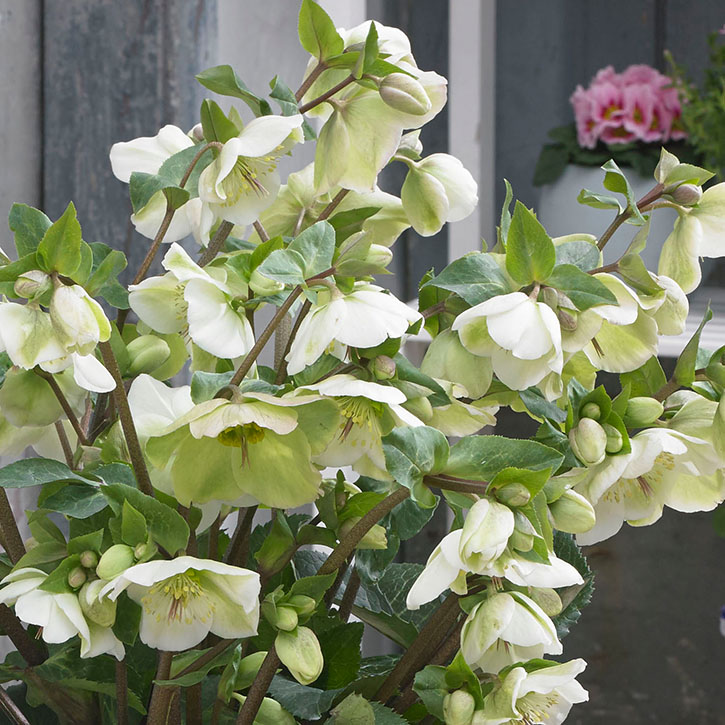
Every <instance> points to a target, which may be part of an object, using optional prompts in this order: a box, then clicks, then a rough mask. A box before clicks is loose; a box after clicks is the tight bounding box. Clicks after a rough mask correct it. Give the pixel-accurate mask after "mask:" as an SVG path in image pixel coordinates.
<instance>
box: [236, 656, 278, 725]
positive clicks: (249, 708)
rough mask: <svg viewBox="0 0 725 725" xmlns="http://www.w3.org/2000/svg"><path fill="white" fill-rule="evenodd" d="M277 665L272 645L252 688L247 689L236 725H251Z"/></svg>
mask: <svg viewBox="0 0 725 725" xmlns="http://www.w3.org/2000/svg"><path fill="white" fill-rule="evenodd" d="M279 665H280V660H279V657H278V656H277V651H276V650H275V648H274V645H272V646H271V647H270V649H269V650H268V652H267V656H266V657H265V658H264V660H263V662H262V666H261V667H260V668H259V672H258V673H257V676H256V678H255V679H254V682H253V683H252V686H251V687H250V688H249V692H248V694H247V699H246V700H245V701H244V705H242V708H241V710H240V711H239V715H238V717H237V725H252V723H253V722H254V719H255V718H256V716H257V712H259V707H260V705H261V704H262V700H263V699H264V696H265V695H266V694H267V690H268V689H269V685H270V683H271V682H272V678H273V677H274V673H275V672H276V671H277V668H278V667H279Z"/></svg>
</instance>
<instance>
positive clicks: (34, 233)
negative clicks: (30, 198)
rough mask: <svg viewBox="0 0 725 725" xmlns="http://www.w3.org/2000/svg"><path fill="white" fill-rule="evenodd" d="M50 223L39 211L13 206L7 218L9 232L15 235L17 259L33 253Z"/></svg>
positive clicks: (27, 207) (25, 206)
mask: <svg viewBox="0 0 725 725" xmlns="http://www.w3.org/2000/svg"><path fill="white" fill-rule="evenodd" d="M51 224H52V222H51V221H50V219H48V217H47V216H46V215H45V214H43V212H42V211H40V209H35V208H34V207H32V206H28V205H27V204H13V205H12V207H11V209H10V216H9V217H8V226H9V227H10V231H12V232H14V233H15V249H17V251H18V257H21V258H22V257H25V256H27V255H28V254H31V253H32V252H35V251H36V249H37V248H38V244H40V240H41V239H42V238H43V237H44V236H45V233H46V232H47V231H48V229H49V228H50V225H51Z"/></svg>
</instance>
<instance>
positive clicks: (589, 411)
mask: <svg viewBox="0 0 725 725" xmlns="http://www.w3.org/2000/svg"><path fill="white" fill-rule="evenodd" d="M579 416H580V417H582V418H591V419H592V420H599V419H600V418H601V417H602V409H601V408H600V407H599V406H598V405H597V404H596V403H586V404H585V405H583V406H582V408H581V410H580V411H579Z"/></svg>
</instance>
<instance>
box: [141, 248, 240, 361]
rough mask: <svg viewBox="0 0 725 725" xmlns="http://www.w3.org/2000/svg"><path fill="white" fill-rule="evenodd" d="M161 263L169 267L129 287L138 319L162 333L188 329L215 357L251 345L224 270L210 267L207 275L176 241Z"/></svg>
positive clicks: (230, 355)
mask: <svg viewBox="0 0 725 725" xmlns="http://www.w3.org/2000/svg"><path fill="white" fill-rule="evenodd" d="M161 264H162V265H163V267H164V269H166V270H168V272H167V274H165V275H163V277H149V278H148V279H145V280H143V282H141V283H140V284H137V285H131V286H130V287H129V290H130V293H129V296H128V300H129V304H130V305H131V309H132V310H133V311H134V312H135V313H136V314H137V315H138V316H139V318H140V319H141V320H142V321H143V322H145V323H146V324H147V325H148V326H149V327H150V328H152V329H153V330H156V332H160V333H162V334H170V333H174V332H188V335H189V337H190V338H191V340H192V341H193V342H194V343H195V344H196V345H198V346H199V347H200V348H201V349H202V350H206V351H207V352H209V353H211V354H212V355H216V356H217V357H222V358H235V357H239V356H240V355H245V354H246V353H247V352H249V350H250V348H251V347H252V345H254V335H253V333H252V328H251V326H250V324H249V321H248V320H247V317H246V315H245V314H244V312H243V311H242V312H241V313H240V312H238V311H237V310H236V309H235V308H234V307H233V306H232V304H231V303H232V300H233V293H232V290H231V289H230V287H229V286H228V285H227V284H226V282H225V279H226V278H225V272H224V271H223V270H218V269H214V268H213V269H212V270H211V272H214V273H215V275H216V276H212V274H211V273H210V271H207V270H206V269H203V268H202V267H200V266H199V265H198V264H196V263H195V262H194V261H193V260H192V259H191V257H190V256H189V255H188V254H187V253H186V252H185V251H184V250H183V249H182V247H180V246H179V245H178V244H172V245H171V247H170V249H169V251H168V252H167V253H166V256H165V257H164V259H163V261H162V263H161ZM218 277H220V278H218Z"/></svg>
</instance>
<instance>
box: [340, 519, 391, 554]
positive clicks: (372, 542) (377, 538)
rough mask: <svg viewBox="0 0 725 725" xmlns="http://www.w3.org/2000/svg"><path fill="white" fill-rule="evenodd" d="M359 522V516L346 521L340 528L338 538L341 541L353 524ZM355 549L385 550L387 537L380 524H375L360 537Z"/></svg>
mask: <svg viewBox="0 0 725 725" xmlns="http://www.w3.org/2000/svg"><path fill="white" fill-rule="evenodd" d="M358 521H360V516H353V517H352V518H349V519H346V520H345V521H344V522H343V523H342V525H341V526H340V531H339V532H338V536H339V538H340V539H343V538H344V537H345V536H346V535H347V534H348V533H349V532H350V529H352V527H353V526H355V524H356V523H357V522H358ZM355 548H356V549H378V550H382V549H387V548H388V537H387V533H386V531H385V527H384V526H381V525H380V524H375V526H373V527H372V528H371V529H370V531H368V532H367V534H365V536H363V537H362V539H361V540H360V542H359V543H358V545H357V546H356V547H355Z"/></svg>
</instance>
